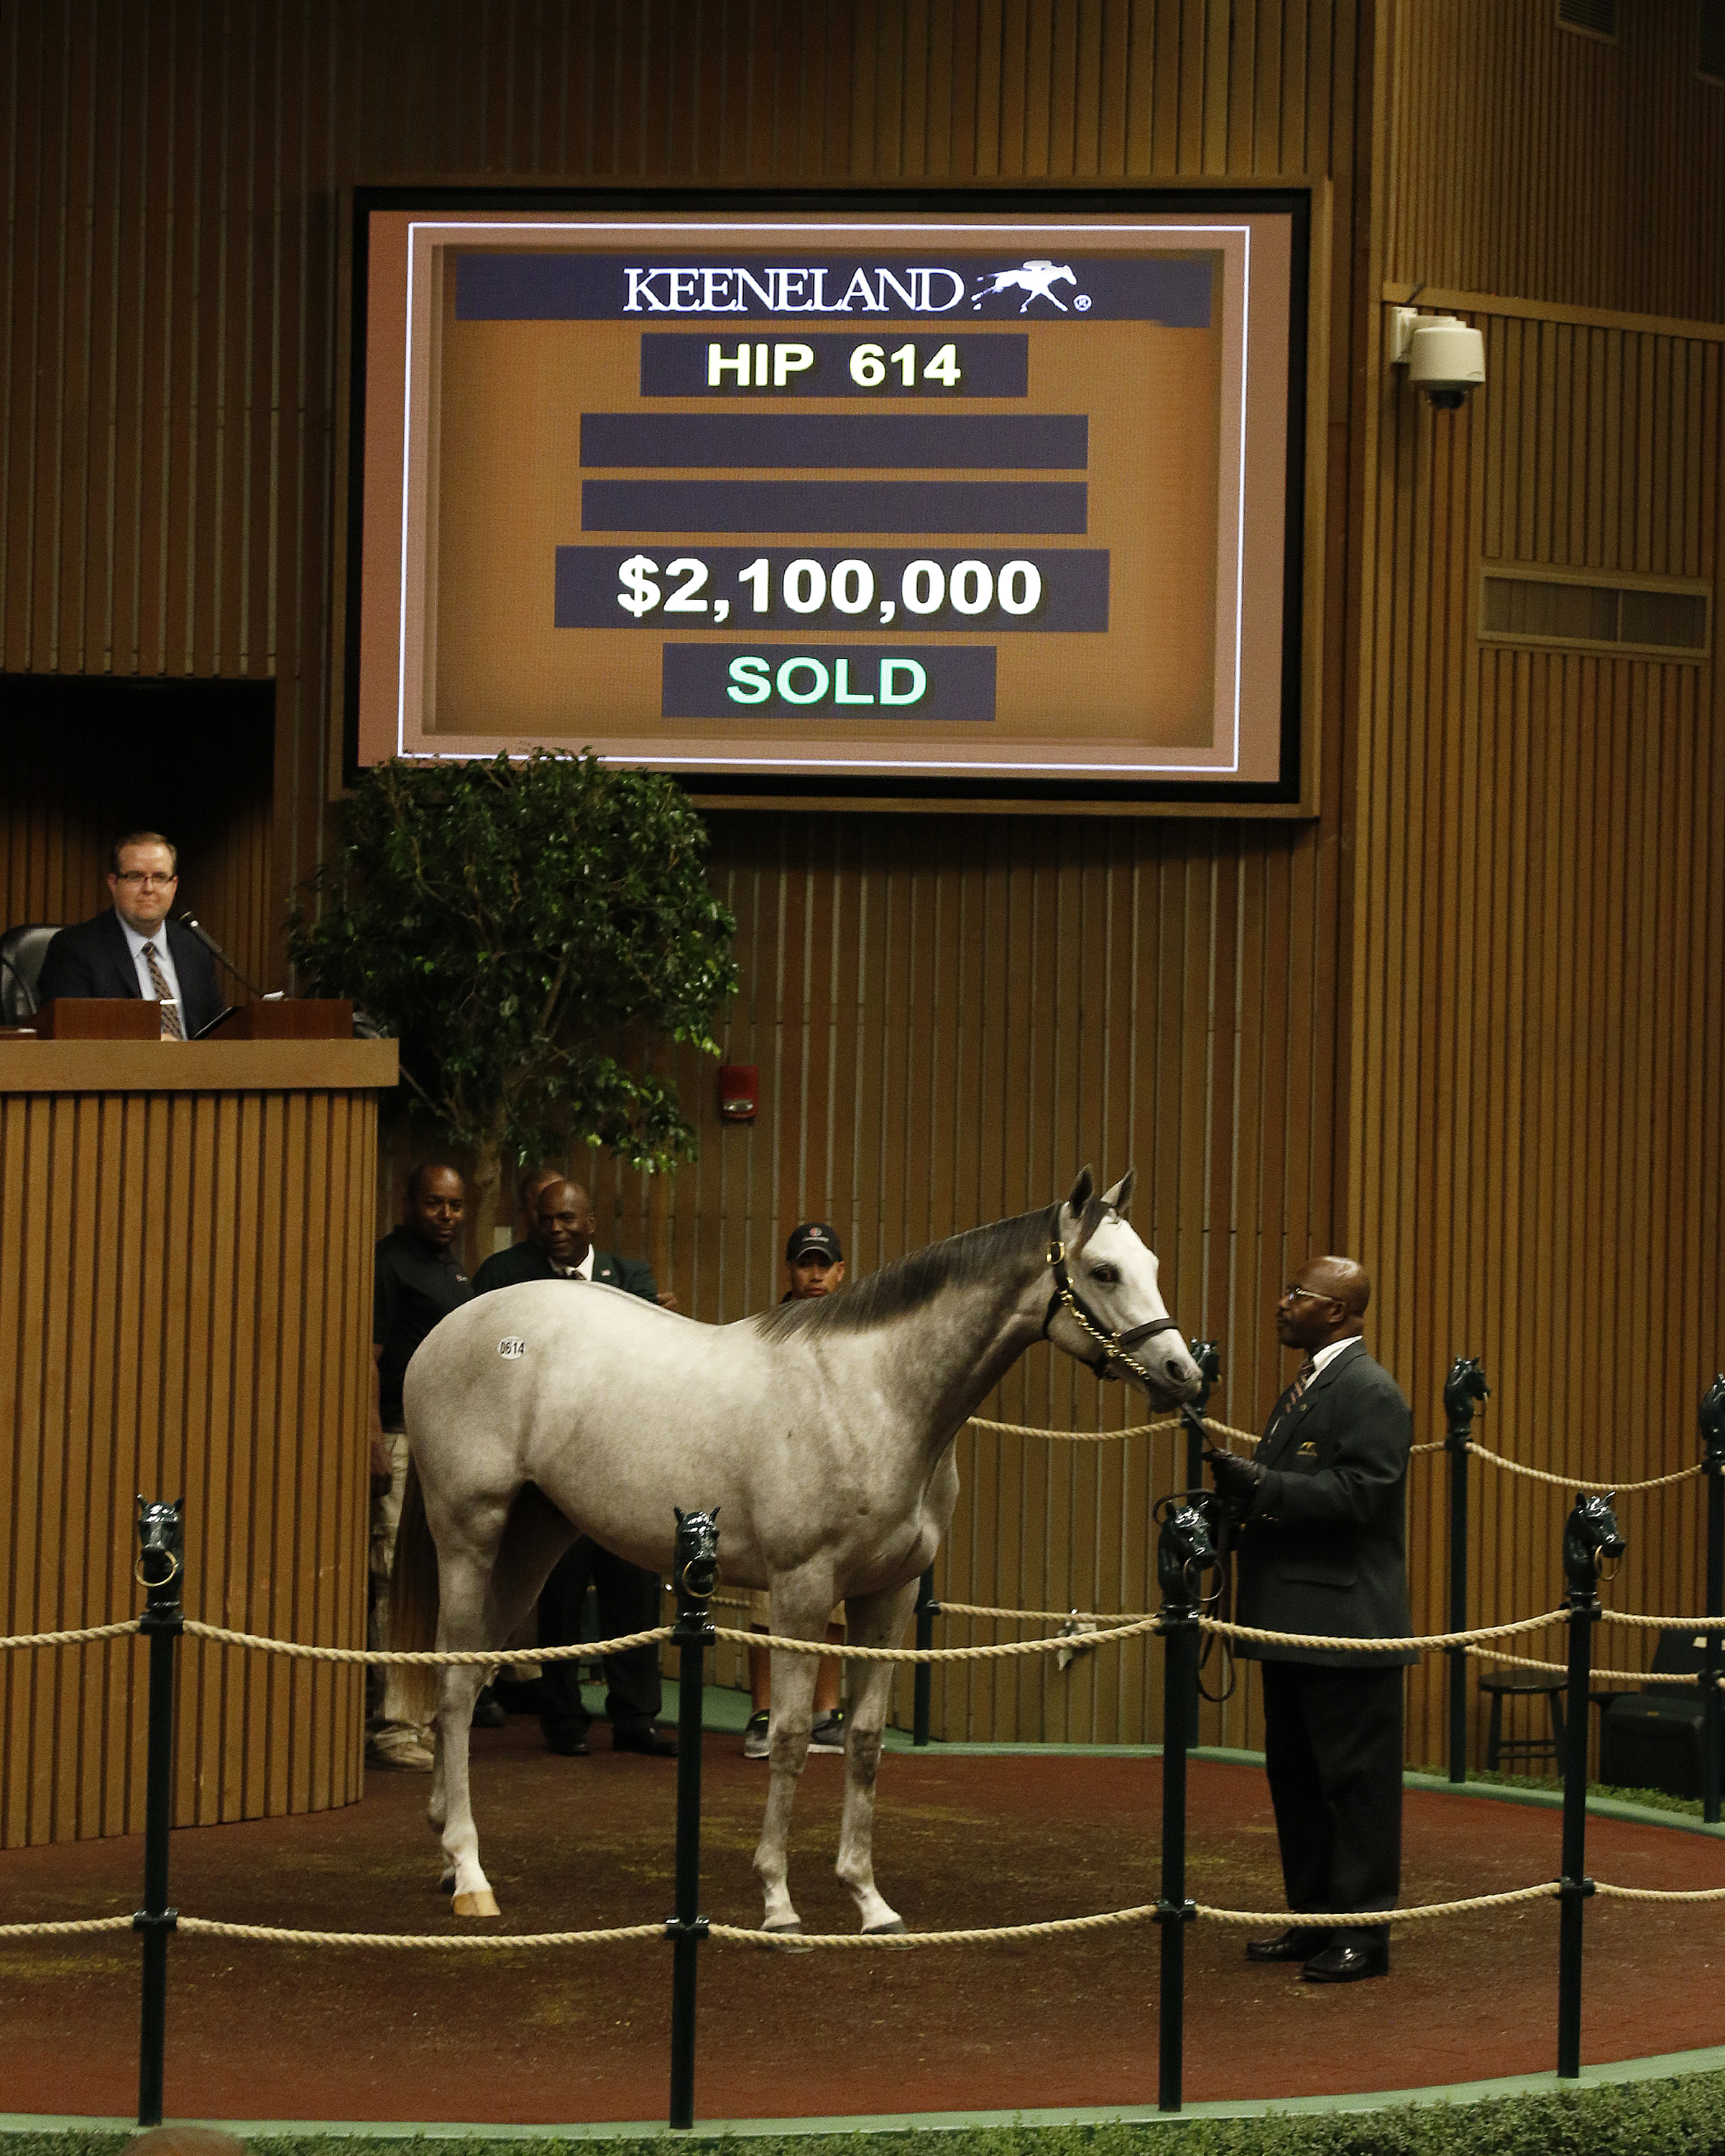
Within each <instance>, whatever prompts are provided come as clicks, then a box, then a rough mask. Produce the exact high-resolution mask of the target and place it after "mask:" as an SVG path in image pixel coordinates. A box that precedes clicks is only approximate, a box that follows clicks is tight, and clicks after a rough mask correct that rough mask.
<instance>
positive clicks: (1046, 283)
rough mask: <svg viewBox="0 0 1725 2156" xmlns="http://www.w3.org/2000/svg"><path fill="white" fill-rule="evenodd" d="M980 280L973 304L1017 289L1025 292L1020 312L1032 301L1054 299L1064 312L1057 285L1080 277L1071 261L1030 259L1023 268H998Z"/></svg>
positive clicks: (1063, 303) (1064, 304)
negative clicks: (1057, 292)
mask: <svg viewBox="0 0 1725 2156" xmlns="http://www.w3.org/2000/svg"><path fill="white" fill-rule="evenodd" d="M977 282H978V290H977V295H976V297H975V298H974V299H973V300H972V301H971V303H970V304H971V305H972V306H973V307H979V306H981V305H982V304H983V300H989V299H992V298H993V296H994V295H995V293H997V292H1007V291H1011V290H1019V291H1021V292H1022V293H1023V294H1024V306H1023V307H1020V308H1019V313H1020V314H1023V313H1024V309H1025V308H1026V307H1028V306H1029V304H1030V302H1031V300H1053V301H1054V304H1055V306H1057V307H1058V308H1059V309H1060V312H1061V313H1062V314H1063V315H1064V314H1065V312H1066V303H1065V300H1060V299H1055V290H1054V288H1055V285H1058V284H1060V283H1062V282H1064V283H1065V284H1068V285H1076V283H1077V282H1078V280H1077V279H1076V277H1075V276H1074V275H1072V265H1071V264H1070V262H1027V263H1025V264H1024V267H1023V269H997V270H995V271H994V273H993V276H992V277H990V276H988V275H983V276H982V277H980V278H978V280H977Z"/></svg>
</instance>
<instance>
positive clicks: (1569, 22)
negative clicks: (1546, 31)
mask: <svg viewBox="0 0 1725 2156" xmlns="http://www.w3.org/2000/svg"><path fill="white" fill-rule="evenodd" d="M1558 28H1559V29H1560V30H1575V31H1578V32H1579V33H1580V34H1581V36H1583V37H1584V38H1609V39H1610V40H1611V41H1612V42H1613V43H1614V44H1615V41H1616V38H1617V0H1558Z"/></svg>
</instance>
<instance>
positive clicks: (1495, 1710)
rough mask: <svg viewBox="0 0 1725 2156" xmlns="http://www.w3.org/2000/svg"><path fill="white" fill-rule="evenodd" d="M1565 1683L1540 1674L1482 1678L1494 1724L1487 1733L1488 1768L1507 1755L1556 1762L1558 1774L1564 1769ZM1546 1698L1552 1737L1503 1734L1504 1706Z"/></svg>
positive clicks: (1510, 1672) (1496, 1674) (1515, 1673)
mask: <svg viewBox="0 0 1725 2156" xmlns="http://www.w3.org/2000/svg"><path fill="white" fill-rule="evenodd" d="M1563 1682H1564V1681H1563V1678H1562V1677H1549V1676H1542V1675H1541V1674H1540V1672H1539V1671H1538V1670H1486V1671H1481V1676H1480V1690H1481V1691H1483V1692H1489V1693H1490V1694H1491V1723H1490V1726H1489V1727H1488V1728H1487V1731H1486V1766H1487V1767H1488V1768H1491V1769H1494V1770H1495V1769H1496V1768H1497V1767H1498V1766H1500V1765H1501V1764H1502V1761H1503V1758H1504V1756H1505V1755H1506V1753H1510V1754H1513V1756H1514V1757H1515V1758H1518V1759H1555V1760H1556V1761H1557V1763H1558V1773H1559V1774H1561V1773H1562V1772H1563ZM1542 1693H1543V1695H1544V1697H1545V1699H1546V1702H1547V1704H1548V1706H1549V1707H1550V1709H1551V1735H1550V1736H1549V1737H1506V1736H1505V1735H1504V1733H1503V1702H1504V1700H1505V1699H1506V1698H1510V1699H1537V1698H1538V1697H1539V1696H1540V1695H1541V1694H1542Z"/></svg>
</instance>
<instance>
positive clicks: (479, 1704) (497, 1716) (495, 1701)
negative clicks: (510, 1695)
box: [473, 1685, 509, 1729]
mask: <svg viewBox="0 0 1725 2156" xmlns="http://www.w3.org/2000/svg"><path fill="white" fill-rule="evenodd" d="M508 1719H509V1717H508V1716H507V1715H506V1713H505V1712H503V1702H502V1701H501V1699H499V1698H498V1697H497V1694H496V1692H495V1690H494V1688H493V1687H492V1686H490V1685H487V1686H485V1690H484V1691H482V1692H481V1693H480V1696H479V1697H478V1698H477V1699H476V1700H475V1702H473V1727H475V1729H501V1728H502V1727H503V1725H504V1724H505V1722H507V1721H508Z"/></svg>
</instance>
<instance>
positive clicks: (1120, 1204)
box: [1102, 1168, 1137, 1213]
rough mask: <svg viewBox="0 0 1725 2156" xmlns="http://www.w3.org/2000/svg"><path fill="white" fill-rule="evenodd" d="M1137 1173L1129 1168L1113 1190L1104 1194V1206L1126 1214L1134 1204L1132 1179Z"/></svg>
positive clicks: (1134, 1169)
mask: <svg viewBox="0 0 1725 2156" xmlns="http://www.w3.org/2000/svg"><path fill="white" fill-rule="evenodd" d="M1136 1174H1137V1169H1136V1168H1127V1172H1126V1173H1125V1174H1124V1175H1122V1177H1121V1178H1120V1180H1119V1182H1118V1183H1116V1184H1115V1186H1114V1188H1112V1189H1111V1190H1105V1191H1104V1192H1103V1193H1102V1203H1103V1204H1105V1205H1111V1206H1112V1207H1113V1209H1114V1210H1115V1211H1116V1212H1117V1213H1124V1212H1125V1210H1126V1209H1127V1206H1128V1205H1130V1204H1132V1178H1133V1177H1134V1176H1135V1175H1136Z"/></svg>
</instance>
